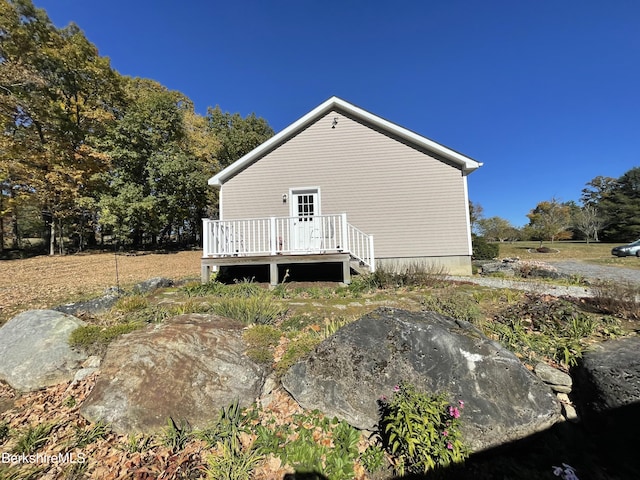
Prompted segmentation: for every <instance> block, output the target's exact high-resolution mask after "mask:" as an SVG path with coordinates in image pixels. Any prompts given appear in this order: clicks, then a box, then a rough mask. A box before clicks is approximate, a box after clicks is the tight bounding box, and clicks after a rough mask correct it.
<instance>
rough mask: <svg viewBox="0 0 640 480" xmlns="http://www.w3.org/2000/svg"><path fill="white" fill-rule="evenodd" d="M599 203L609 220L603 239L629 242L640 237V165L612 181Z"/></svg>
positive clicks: (607, 220)
mask: <svg viewBox="0 0 640 480" xmlns="http://www.w3.org/2000/svg"><path fill="white" fill-rule="evenodd" d="M597 205H598V208H599V209H601V211H602V213H603V217H604V218H605V219H606V222H607V227H606V228H605V229H604V231H603V239H605V240H607V241H616V242H628V241H631V240H635V239H637V238H640V167H634V168H632V169H631V170H629V171H627V172H626V173H625V174H624V175H622V176H621V177H620V178H618V179H617V180H616V181H615V182H611V187H610V189H608V190H607V192H606V195H603V196H602V198H600V199H599V201H598V203H597Z"/></svg>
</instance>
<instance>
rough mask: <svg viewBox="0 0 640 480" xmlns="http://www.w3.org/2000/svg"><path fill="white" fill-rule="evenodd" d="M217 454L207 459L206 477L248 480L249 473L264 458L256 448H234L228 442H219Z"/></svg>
mask: <svg viewBox="0 0 640 480" xmlns="http://www.w3.org/2000/svg"><path fill="white" fill-rule="evenodd" d="M220 449H221V452H220V454H219V455H211V456H210V457H209V458H208V459H207V464H208V468H207V469H206V473H207V478H208V479H210V480H249V479H250V478H251V473H252V472H253V470H254V469H255V467H256V466H257V465H258V463H259V462H260V461H261V460H262V459H263V458H264V455H263V454H261V453H260V452H259V451H258V450H256V449H249V450H246V451H245V450H239V451H238V450H234V449H233V448H232V447H231V446H230V445H229V444H227V443H222V444H221V448H220Z"/></svg>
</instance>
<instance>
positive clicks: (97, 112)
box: [0, 0, 118, 254]
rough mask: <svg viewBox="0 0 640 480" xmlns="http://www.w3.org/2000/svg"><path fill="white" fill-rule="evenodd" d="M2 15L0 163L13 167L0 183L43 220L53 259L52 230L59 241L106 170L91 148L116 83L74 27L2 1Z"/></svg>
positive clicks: (108, 114) (26, 5) (20, 0)
mask: <svg viewBox="0 0 640 480" xmlns="http://www.w3.org/2000/svg"><path fill="white" fill-rule="evenodd" d="M1 8H2V13H3V16H2V20H1V21H2V25H0V31H2V33H3V38H2V50H1V51H0V56H1V60H2V61H1V62H0V81H2V82H3V84H2V92H3V99H2V102H1V108H2V113H3V117H2V120H3V125H2V128H3V132H4V135H6V136H8V137H10V138H11V144H12V145H11V148H10V150H9V153H7V152H3V154H2V156H0V161H2V162H4V163H7V162H10V163H12V164H13V165H12V168H11V169H7V168H4V169H3V170H4V172H7V171H8V170H9V175H8V176H6V173H5V182H6V181H7V179H8V182H9V183H11V184H12V189H15V188H16V187H17V189H18V190H19V191H20V192H21V193H22V194H24V195H28V196H30V197H31V199H32V201H33V202H35V203H38V204H39V205H40V208H41V211H42V212H43V213H44V214H45V216H46V218H47V219H48V225H49V227H50V245H51V247H50V253H51V254H53V253H54V244H55V240H56V228H57V231H58V233H59V237H60V240H61V239H62V237H63V235H62V228H63V226H64V225H65V223H66V222H67V221H69V220H70V219H71V218H72V217H73V216H74V215H76V214H77V208H78V203H83V204H85V205H86V204H87V202H86V201H85V199H86V198H88V197H90V196H91V194H92V192H93V191H94V190H95V188H96V184H95V181H96V179H97V178H98V176H97V174H99V173H101V172H104V171H105V170H107V169H108V168H109V162H108V157H106V156H105V155H103V154H102V153H101V152H100V151H99V150H97V149H96V148H95V140H96V138H98V137H99V136H100V135H101V134H102V133H103V132H104V130H105V127H106V124H107V123H108V122H109V121H112V120H113V119H114V111H115V110H116V108H117V107H116V105H117V98H118V94H117V93H118V85H117V78H118V76H117V74H115V72H113V71H112V70H111V68H110V65H109V60H108V59H106V58H102V57H100V56H99V55H98V52H97V49H96V48H95V46H94V45H93V44H91V43H90V42H89V41H88V40H87V39H86V37H85V36H84V34H83V33H82V32H81V31H80V29H79V28H78V27H77V26H75V25H73V24H71V25H69V26H68V27H65V28H63V29H57V28H56V27H55V26H54V25H53V24H52V23H51V21H50V20H49V18H48V17H47V16H46V13H45V12H44V11H43V10H40V9H36V8H35V7H34V6H33V4H32V3H31V1H30V0H16V1H7V0H2V3H1ZM13 67H17V69H18V70H17V71H18V73H17V74H15V73H9V71H10V70H11V69H12V68H13ZM16 75H17V78H16ZM58 243H59V245H60V247H61V248H62V245H63V243H62V241H59V242H58Z"/></svg>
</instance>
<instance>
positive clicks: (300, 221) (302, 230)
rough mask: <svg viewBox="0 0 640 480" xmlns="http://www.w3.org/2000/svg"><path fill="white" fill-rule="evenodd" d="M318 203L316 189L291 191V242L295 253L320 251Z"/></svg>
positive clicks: (320, 236) (320, 237)
mask: <svg viewBox="0 0 640 480" xmlns="http://www.w3.org/2000/svg"><path fill="white" fill-rule="evenodd" d="M316 215H320V202H319V195H318V189H317V188H310V189H304V190H292V191H291V216H292V217H293V219H292V222H291V223H292V225H291V237H292V238H291V240H292V246H293V250H294V251H296V252H317V251H320V246H321V242H322V235H321V234H322V232H321V227H322V225H321V222H319V221H318V220H317V219H316V218H315V216H316Z"/></svg>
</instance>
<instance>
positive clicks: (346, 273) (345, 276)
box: [342, 257, 351, 285]
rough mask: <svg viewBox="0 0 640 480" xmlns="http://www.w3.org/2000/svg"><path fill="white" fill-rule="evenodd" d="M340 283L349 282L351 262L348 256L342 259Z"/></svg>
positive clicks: (346, 283) (347, 283)
mask: <svg viewBox="0 0 640 480" xmlns="http://www.w3.org/2000/svg"><path fill="white" fill-rule="evenodd" d="M342 283H344V284H345V285H349V284H350V283H351V264H350V263H349V258H348V257H347V258H346V259H345V260H343V261H342Z"/></svg>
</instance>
